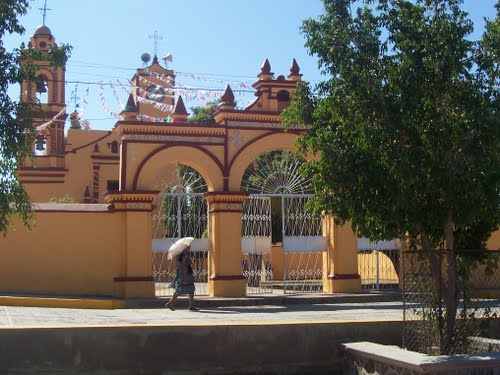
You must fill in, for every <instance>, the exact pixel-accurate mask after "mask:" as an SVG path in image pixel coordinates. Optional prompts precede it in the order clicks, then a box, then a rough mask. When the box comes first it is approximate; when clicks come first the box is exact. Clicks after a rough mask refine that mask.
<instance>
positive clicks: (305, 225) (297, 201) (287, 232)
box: [242, 194, 328, 294]
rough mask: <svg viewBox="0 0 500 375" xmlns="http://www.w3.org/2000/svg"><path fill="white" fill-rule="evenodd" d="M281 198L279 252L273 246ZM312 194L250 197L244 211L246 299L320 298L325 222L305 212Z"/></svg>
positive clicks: (243, 243) (252, 195)
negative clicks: (275, 206)
mask: <svg viewBox="0 0 500 375" xmlns="http://www.w3.org/2000/svg"><path fill="white" fill-rule="evenodd" d="M273 197H276V198H278V201H279V204H280V207H279V208H280V211H279V212H278V213H279V215H275V217H274V219H275V220H276V216H277V217H278V218H280V219H281V223H280V224H281V225H280V226H281V245H282V246H281V249H280V247H279V246H276V247H274V248H273V246H272V238H271V237H272V236H271V234H272V226H273V222H272V219H273V218H272V216H273V215H272V214H271V211H272V207H271V198H273ZM311 198H312V195H311V194H251V195H250V197H249V199H248V200H247V201H246V202H245V204H244V206H243V216H242V235H243V238H242V251H243V273H244V275H245V276H246V277H247V293H249V294H252V293H271V292H276V291H282V292H283V293H287V292H301V293H303V292H320V291H322V289H323V255H324V253H325V252H326V250H327V246H328V243H327V239H326V237H323V236H322V225H321V217H317V216H314V215H313V214H312V213H310V212H309V211H308V210H306V203H307V201H308V200H309V199H311Z"/></svg>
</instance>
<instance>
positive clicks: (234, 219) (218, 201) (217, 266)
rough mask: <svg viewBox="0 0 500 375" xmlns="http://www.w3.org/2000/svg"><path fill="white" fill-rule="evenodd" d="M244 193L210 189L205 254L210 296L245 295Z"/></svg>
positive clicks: (207, 197)
mask: <svg viewBox="0 0 500 375" xmlns="http://www.w3.org/2000/svg"><path fill="white" fill-rule="evenodd" d="M247 196H248V194H247V193H240V192H237V193H227V192H210V193H206V194H205V198H206V200H207V201H208V231H209V238H210V241H211V249H210V251H209V253H208V274H209V278H208V293H209V295H210V296H212V297H244V296H245V295H246V279H245V276H243V267H242V264H243V254H242V252H241V214H242V212H243V202H244V201H245V199H246V198H247Z"/></svg>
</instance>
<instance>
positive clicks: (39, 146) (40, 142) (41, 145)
mask: <svg viewBox="0 0 500 375" xmlns="http://www.w3.org/2000/svg"><path fill="white" fill-rule="evenodd" d="M35 143H36V145H35V148H36V150H37V151H43V150H45V147H44V143H45V138H44V137H43V135H42V136H38V137H36V142H35Z"/></svg>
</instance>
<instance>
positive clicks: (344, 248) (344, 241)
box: [323, 215, 361, 293]
mask: <svg viewBox="0 0 500 375" xmlns="http://www.w3.org/2000/svg"><path fill="white" fill-rule="evenodd" d="M323 233H325V235H326V236H327V237H328V251H327V252H326V253H324V254H323V291H324V292H325V293H353V292H361V279H360V277H359V273H358V253H357V250H358V238H357V235H356V233H355V232H354V231H353V230H352V229H351V224H350V223H346V224H345V225H343V226H340V225H337V224H335V222H334V220H333V217H332V216H330V215H329V216H327V217H326V218H325V219H324V221H323Z"/></svg>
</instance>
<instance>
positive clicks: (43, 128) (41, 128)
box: [35, 108, 66, 136]
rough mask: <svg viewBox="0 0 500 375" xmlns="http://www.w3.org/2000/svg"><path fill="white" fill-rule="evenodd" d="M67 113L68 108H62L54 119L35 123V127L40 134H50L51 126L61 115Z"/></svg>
mask: <svg viewBox="0 0 500 375" xmlns="http://www.w3.org/2000/svg"><path fill="white" fill-rule="evenodd" d="M65 114H66V108H63V109H61V110H60V111H59V112H58V113H57V114H56V115H55V116H54V117H52V120H50V121H47V122H44V123H43V124H39V125H35V129H37V131H38V134H40V135H45V136H47V135H49V132H50V131H49V126H50V125H51V124H52V123H53V122H54V121H56V120H57V119H58V118H59V117H61V116H64V115H65Z"/></svg>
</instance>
